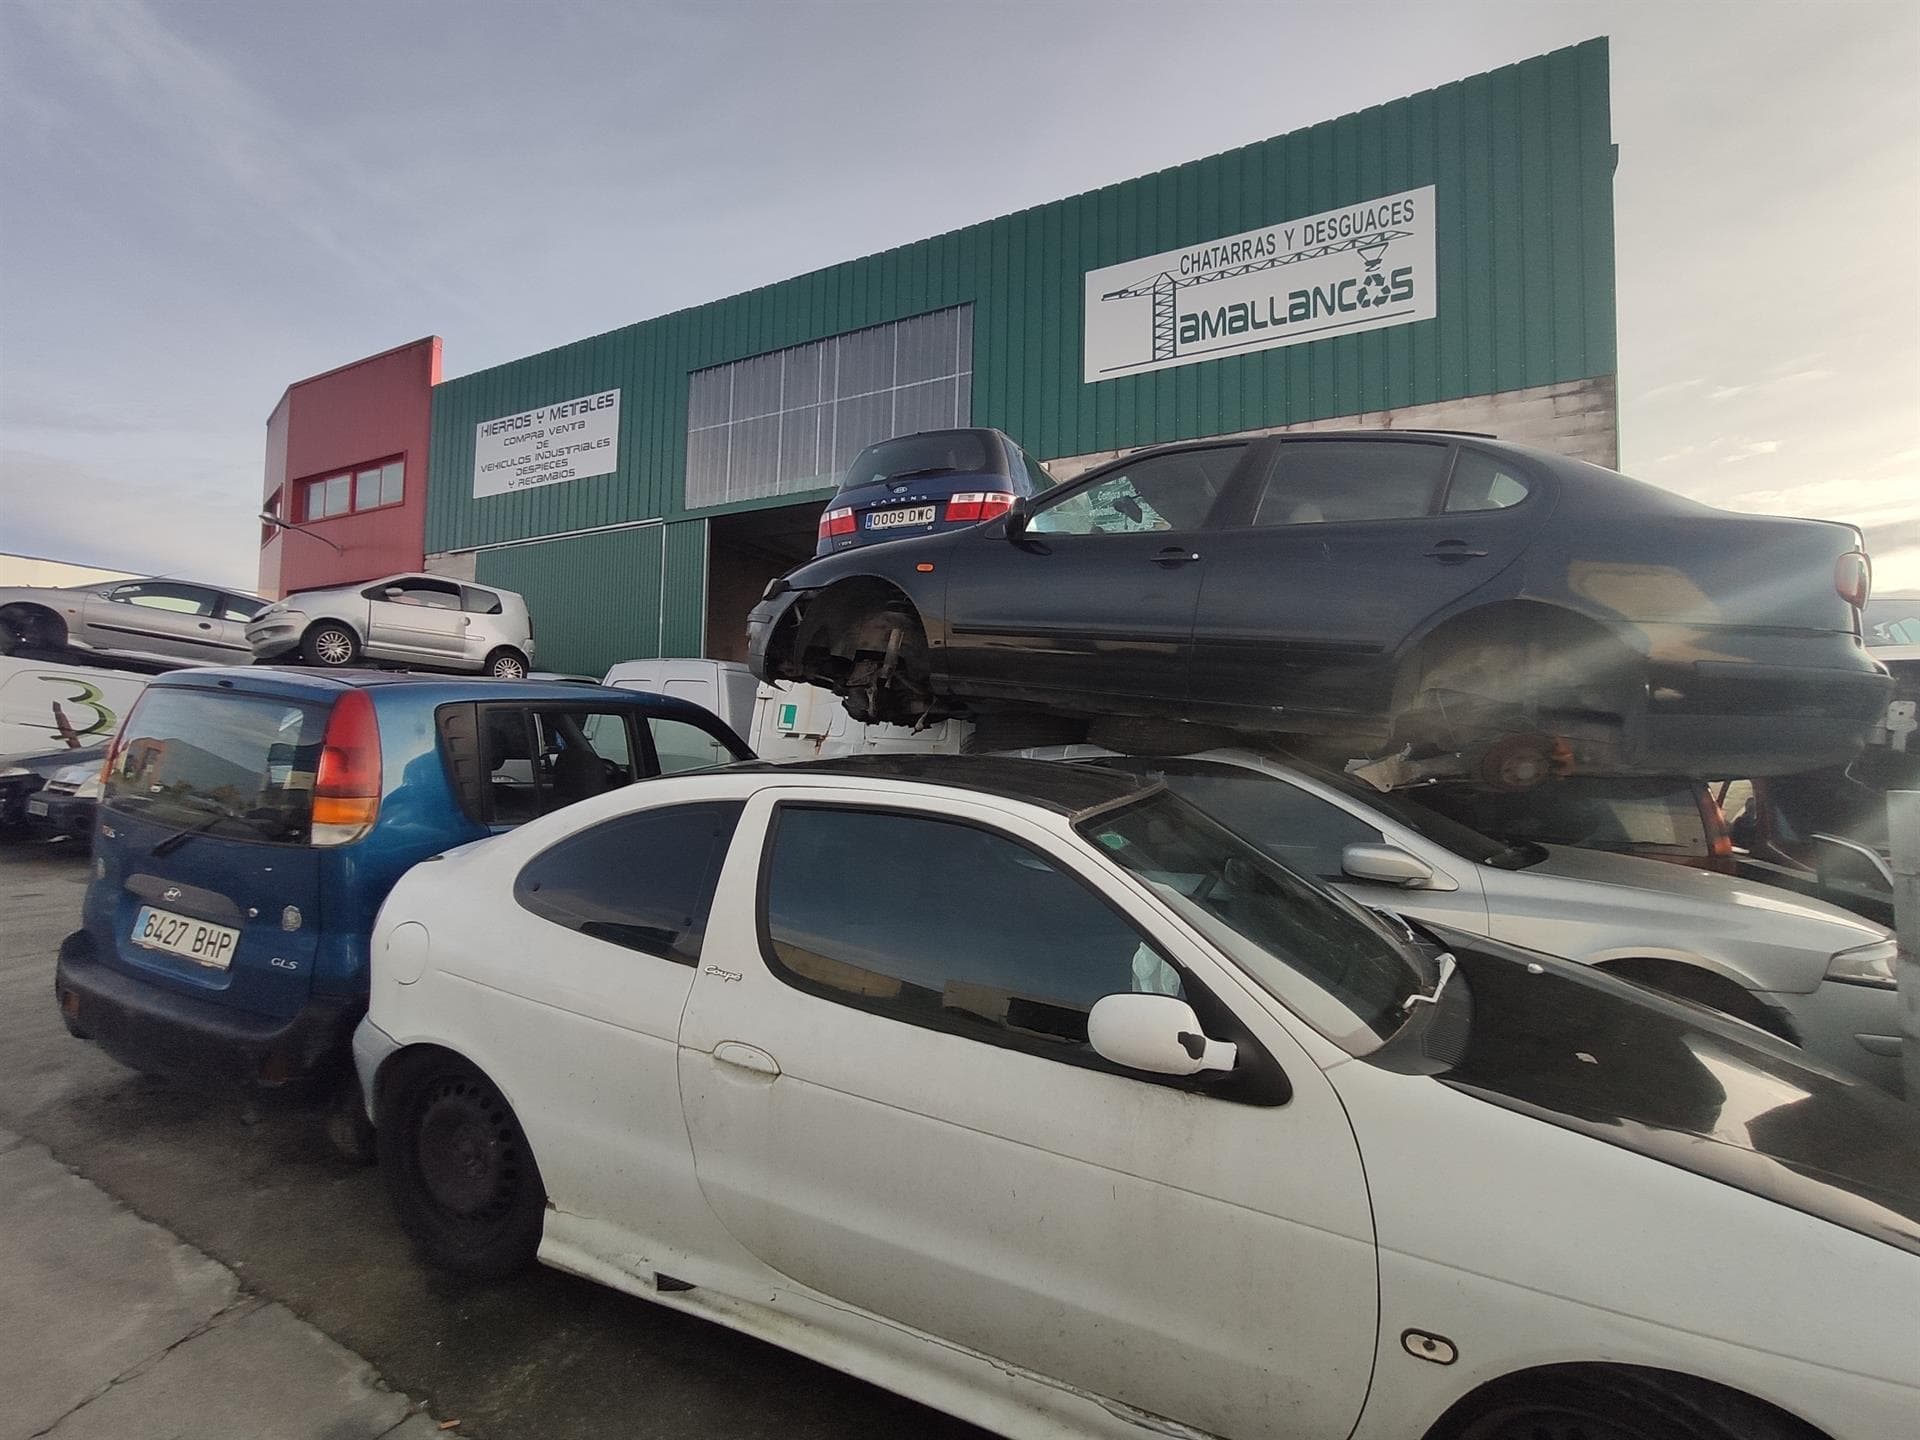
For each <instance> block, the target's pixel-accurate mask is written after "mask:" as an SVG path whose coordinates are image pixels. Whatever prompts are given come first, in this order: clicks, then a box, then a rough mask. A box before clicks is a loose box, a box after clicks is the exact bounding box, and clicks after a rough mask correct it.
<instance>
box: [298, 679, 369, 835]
mask: <svg viewBox="0 0 1920 1440" xmlns="http://www.w3.org/2000/svg"><path fill="white" fill-rule="evenodd" d="M379 814H380V722H379V719H378V717H377V716H375V715H374V713H373V699H372V697H371V696H369V695H368V694H367V692H366V691H364V690H349V691H347V693H346V694H344V695H342V696H341V697H340V698H339V699H338V700H336V701H334V702H333V713H332V714H331V715H329V716H328V717H327V736H326V739H325V740H323V741H322V742H321V744H320V768H319V770H318V771H316V772H315V774H314V777H313V843H314V844H316V845H348V844H351V843H352V842H353V841H355V840H358V839H359V838H360V837H361V836H362V835H365V834H366V833H367V832H368V831H369V830H371V829H372V828H373V822H374V819H375V818H376V817H377V816H378V815H379Z"/></svg>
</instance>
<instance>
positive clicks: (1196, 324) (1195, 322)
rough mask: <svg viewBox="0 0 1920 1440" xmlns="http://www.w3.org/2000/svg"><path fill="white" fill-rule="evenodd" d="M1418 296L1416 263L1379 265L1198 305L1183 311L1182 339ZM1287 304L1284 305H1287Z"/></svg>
mask: <svg viewBox="0 0 1920 1440" xmlns="http://www.w3.org/2000/svg"><path fill="white" fill-rule="evenodd" d="M1413 298H1414V283H1413V267H1412V266H1411V265H1402V266H1401V267H1400V268H1399V269H1397V270H1392V271H1389V272H1387V273H1386V274H1384V275H1383V274H1381V273H1380V272H1378V271H1373V272H1370V273H1368V274H1366V275H1355V276H1349V277H1348V278H1347V279H1345V280H1342V281H1340V282H1338V283H1337V284H1333V285H1314V286H1311V287H1309V288H1308V289H1305V290H1290V291H1288V292H1287V294H1286V296H1285V299H1284V301H1283V299H1282V297H1280V296H1278V295H1269V296H1267V297H1266V303H1265V304H1264V305H1262V304H1260V302H1259V301H1256V300H1236V301H1235V302H1234V303H1233V304H1231V305H1222V306H1220V307H1218V308H1217V309H1213V310H1195V311H1192V312H1190V313H1188V314H1185V315H1182V316H1181V317H1180V343H1181V344H1182V345H1197V344H1199V343H1200V342H1201V341H1203V340H1212V339H1214V338H1215V337H1216V336H1220V335H1249V334H1252V333H1253V332H1255V331H1258V330H1266V329H1268V328H1270V327H1272V326H1276V325H1298V324H1300V323H1301V322H1302V321H1306V320H1321V319H1325V318H1326V317H1327V316H1329V315H1351V314H1356V313H1359V312H1363V311H1367V310H1371V309H1373V308H1374V307H1375V306H1380V305H1398V304H1404V303H1406V302H1408V301H1411V300H1412V299H1413ZM1283 307H1284V308H1283Z"/></svg>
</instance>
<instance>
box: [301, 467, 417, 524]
mask: <svg viewBox="0 0 1920 1440" xmlns="http://www.w3.org/2000/svg"><path fill="white" fill-rule="evenodd" d="M405 495H406V462H404V461H401V460H389V461H387V462H386V463H385V464H382V465H363V466H361V467H360V468H359V469H357V470H343V471H342V472H341V473H340V474H338V475H323V476H321V477H320V478H319V479H318V480H306V481H303V482H301V486H300V496H301V501H302V503H301V507H300V518H301V519H302V520H331V519H332V518H333V517H334V516H336V515H353V514H358V513H359V512H360V511H362V510H378V509H380V508H381V507H382V506H386V505H398V504H399V503H400V501H401V500H402V499H403V498H404V497H405Z"/></svg>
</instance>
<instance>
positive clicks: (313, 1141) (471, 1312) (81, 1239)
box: [0, 846, 983, 1440]
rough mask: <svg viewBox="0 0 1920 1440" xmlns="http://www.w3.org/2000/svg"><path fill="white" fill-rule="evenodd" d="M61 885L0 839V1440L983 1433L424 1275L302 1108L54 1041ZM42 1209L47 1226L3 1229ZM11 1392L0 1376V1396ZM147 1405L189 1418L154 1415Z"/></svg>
mask: <svg viewBox="0 0 1920 1440" xmlns="http://www.w3.org/2000/svg"><path fill="white" fill-rule="evenodd" d="M87 865H88V861H87V858H86V856H85V855H84V854H81V853H78V852H77V851H75V850H73V849H71V848H70V847H65V846H57V847H47V846H0V1237H4V1238H0V1352H4V1351H6V1350H7V1349H9V1348H10V1346H11V1345H13V1344H14V1343H16V1342H17V1343H18V1345H19V1347H20V1348H19V1352H18V1353H19V1355H20V1356H21V1357H22V1359H20V1360H19V1361H16V1362H15V1363H16V1372H17V1373H18V1374H29V1373H30V1374H33V1375H34V1376H36V1377H39V1378H40V1379H42V1380H44V1381H45V1393H44V1394H43V1395H41V1396H40V1398H38V1399H37V1400H35V1402H34V1404H35V1406H36V1407H37V1408H36V1409H35V1410H34V1413H33V1414H32V1415H28V1414H27V1405H26V1402H25V1401H24V1400H20V1399H18V1398H16V1399H15V1400H12V1401H4V1402H0V1440H11V1437H12V1436H14V1435H15V1434H18V1435H21V1436H23V1437H24V1436H31V1435H36V1434H41V1433H45V1434H48V1435H49V1437H50V1440H68V1437H69V1436H82V1435H84V1436H88V1437H93V1436H99V1437H114V1440H149V1437H156V1440H157V1437H161V1436H174V1435H191V1436H193V1437H195V1440H216V1437H219V1436H222V1435H227V1434H231V1435H234V1436H249V1437H251V1436H259V1437H263V1440H264V1437H267V1436H275V1437H277V1436H279V1435H281V1434H285V1435H287V1436H290V1437H291V1436H303V1435H306V1434H308V1433H312V1434H316V1435H324V1436H326V1437H327V1440H347V1437H360V1436H363V1435H364V1436H366V1437H369V1440H371V1437H374V1436H382V1435H386V1434H389V1433H391V1434H393V1435H394V1436H395V1437H396V1440H400V1437H405V1440H414V1436H415V1434H416V1433H418V1434H420V1435H425V1434H427V1433H429V1427H431V1433H444V1432H441V1431H440V1429H439V1426H440V1424H441V1423H443V1422H457V1424H455V1425H454V1426H453V1427H452V1429H453V1433H458V1434H465V1435H479V1436H481V1437H483V1440H576V1437H579V1440H584V1437H595V1440H600V1437H605V1440H616V1437H617V1440H628V1437H631V1440H654V1437H660V1440H667V1437H693V1436H699V1437H713V1436H728V1437H736V1436H737V1437H742V1440H753V1437H767V1440H774V1437H779V1440H827V1437H841V1436H848V1437H850V1436H860V1437H869V1436H873V1435H876V1434H878V1435H910V1436H916V1437H927V1440H962V1437H965V1440H983V1432H981V1431H979V1430H976V1429H973V1428H972V1427H969V1426H966V1425H962V1424H960V1423H959V1422H957V1421H954V1420H950V1419H948V1418H946V1417H945V1416H942V1415H938V1414H936V1413H934V1412H933V1411H930V1410H926V1409H924V1408H922V1407H920V1406H918V1405H914V1404H912V1403H911V1402H909V1401H905V1400H902V1399H900V1398H898V1397H897V1396H893V1395H890V1394H888V1393H887V1392H885V1391H881V1390H877V1389H874V1388H873V1387H871V1386H869V1385H866V1384H864V1383H862V1382H860V1381H857V1380H853V1379H850V1378H848V1377H846V1376H843V1375H841V1374H839V1373H837V1372H835V1371H832V1370H828V1369H825V1368H823V1367H821V1366H818V1365H815V1364H813V1363H812V1362H811V1361H807V1360H802V1359H800V1358H798V1357H796V1356H793V1355H790V1354H788V1353H786V1352H785V1351H782V1350H778V1349H775V1348H774V1347H772V1346H769V1345H766V1344H763V1343H762V1342H760V1341H757V1340H753V1339H749V1338H747V1337H745V1336H741V1335H737V1334H735V1333H733V1332H732V1331H729V1330H725V1329H722V1328H721V1327H718V1326H715V1325H710V1324H707V1323H705V1322H703V1321H701V1320H698V1319H695V1318H694V1317H692V1316H688V1315H682V1314H679V1313H676V1312H673V1311H668V1310H663V1309H660V1308H659V1307H657V1306H653V1305H649V1304H647V1303H646V1302H645V1301H643V1300H639V1299H636V1298H634V1297H632V1296H627V1295H622V1294H619V1293H617V1292H614V1291H611V1290H607V1289H605V1288H603V1287H601V1286H597V1285H592V1284H589V1283H588V1282H586V1281H584V1280H579V1279H575V1278H574V1277H572V1276H567V1275H561V1274H558V1273H557V1272H554V1271H550V1270H545V1269H538V1268H536V1269H534V1270H532V1271H530V1272H528V1273H526V1274H524V1275H521V1276H518V1277H515V1278H514V1279H512V1280H509V1281H506V1282H503V1283H500V1284H495V1285H478V1284H473V1283H470V1282H465V1281H460V1280H456V1279H454V1278H452V1277H449V1276H446V1275H442V1274H440V1273H438V1272H435V1271H431V1270H428V1269H427V1268H425V1267H424V1266H422V1265H421V1264H420V1263H419V1262H418V1261H417V1260H416V1259H415V1258H414V1256H413V1253H412V1251H411V1249H410V1248H409V1246H408V1245H407V1243H406V1241H405V1240H404V1238H403V1237H402V1236H401V1234H400V1232H399V1230H398V1229H397V1228H396V1227H395V1225H394V1223H393V1221H392V1218H391V1217H390V1215H389V1213H388V1210H387V1204H386V1197H385V1195H384V1194H383V1192H382V1190H381V1187H380V1179H379V1175H378V1173H377V1172H376V1171H374V1170H373V1169H370V1168H360V1167H356V1166H351V1165H348V1164H347V1163H345V1162H344V1161H342V1160H340V1159H339V1158H337V1157H336V1156H335V1155H334V1153H333V1151H332V1150H331V1149H330V1148H329V1147H328V1146H327V1144H326V1140H325V1137H324V1135H323V1134H322V1130H321V1124H320V1117H319V1116H318V1115H317V1114H316V1113H314V1112H312V1111H308V1110H296V1109H289V1108H285V1107H280V1106H274V1105H266V1106H261V1105H256V1104H252V1103H249V1102H248V1101H246V1100H245V1099H244V1098H243V1097H241V1096H238V1095H233V1094H221V1093H215V1092H207V1091H204V1090H201V1089H198V1088H194V1087H190V1086H178V1085H171V1084H167V1083H163V1082H160V1081H156V1080H152V1079H149V1078H146V1077H142V1076H139V1075H135V1074H134V1073H133V1072H131V1071H128V1070H126V1069H123V1068H122V1067H121V1066H119V1065H118V1064H116V1063H115V1062H114V1061H112V1060H110V1059H108V1058H107V1057H106V1056H105V1055H103V1054H101V1053H100V1052H99V1051H98V1050H97V1049H95V1048H94V1047H93V1046H92V1045H89V1044H87V1043H86V1042H85V1041H81V1040H76V1039H74V1038H73V1037H72V1036H70V1035H68V1034H67V1032H66V1030H65V1028H64V1027H63V1026H62V1025H61V1023H60V1018H59V1016H58V1014H57V1013H56V1011H55V1008H54V1001H53V957H54V954H55V951H56V949H57V947H58V945H59V942H60V938H61V937H62V936H63V935H65V934H66V933H67V932H68V931H70V930H71V929H73V928H74V926H75V925H76V924H78V920H79V909H80V897H81V893H82V890H83V888H84V886H85V883H86V874H87ZM22 1197H26V1198H24V1199H23V1198H22ZM42 1212H45V1213H46V1214H47V1215H51V1216H54V1217H57V1218H58V1220H59V1221H60V1223H58V1224H54V1225H51V1226H41V1227H38V1228H36V1227H34V1226H28V1225H25V1224H24V1223H22V1224H20V1225H16V1224H15V1222H14V1218H11V1217H16V1216H29V1215H32V1216H38V1215H41V1214H42ZM43 1230H44V1231H45V1232H46V1233H41V1232H42V1231H43ZM115 1256H118V1257H121V1258H119V1259H113V1258H112V1257H115ZM103 1261H110V1263H102V1262H103ZM68 1273H71V1275H72V1277H73V1279H72V1283H71V1284H70V1285H69V1284H67V1283H66V1282H65V1280H64V1279H63V1276H65V1275H66V1274H68ZM142 1276H144V1277H145V1282H144V1283H137V1282H140V1280H141V1277H142ZM121 1281H123V1282H124V1284H123V1286H122V1289H121V1290H115V1289H114V1288H113V1284H114V1283H116V1282H121ZM101 1285H105V1286H106V1287H107V1288H106V1289H105V1290H104V1291H100V1292H99V1293H95V1290H96V1289H97V1288H98V1287H99V1286H101ZM90 1287H93V1288H90ZM128 1287H132V1288H128ZM89 1307H91V1308H89ZM22 1316H24V1317H25V1318H24V1319H22V1318H20V1317H22ZM36 1317H38V1318H39V1319H40V1320H41V1321H42V1323H41V1324H40V1325H39V1326H37V1327H36V1326H35V1325H34V1323H33V1321H34V1319H35V1318H36ZM101 1317H108V1319H110V1320H111V1323H108V1319H102V1318H101ZM123 1330H124V1331H125V1333H124V1334H123V1333H122V1331H123ZM108 1332H111V1333H108ZM62 1336H73V1337H76V1338H75V1339H73V1340H71V1341H67V1340H62V1339H60V1337H62ZM27 1338H33V1339H34V1341H35V1344H36V1345H37V1346H38V1347H39V1348H38V1349H33V1350H30V1349H29V1347H28V1346H27V1344H26V1339H27ZM83 1342H84V1343H83ZM89 1347H91V1348H89ZM30 1354H31V1355H42V1354H44V1355H45V1356H49V1357H54V1358H57V1359H60V1360H61V1361H62V1363H64V1364H65V1365H66V1366H67V1369H65V1370H62V1369H61V1368H60V1367H59V1366H57V1365H55V1364H54V1363H53V1359H43V1360H35V1361H34V1362H32V1363H31V1364H28V1363H27V1361H26V1359H25V1358H24V1357H27V1356H28V1355H30ZM4 1363H5V1362H4V1360H0V1364H4ZM69 1372H70V1373H69ZM329 1386H330V1387H331V1388H328V1387H329ZM303 1387H306V1388H303ZM313 1387H319V1388H318V1389H314V1388H313ZM322 1392H324V1394H323V1399H321V1400H313V1399H309V1398H304V1397H308V1396H309V1395H310V1394H316V1395H317V1394H322ZM19 1394H20V1392H19V1391H17V1390H16V1389H15V1388H14V1386H13V1385H12V1384H10V1383H9V1381H8V1379H7V1378H6V1372H5V1371H4V1370H0V1395H14V1396H16V1397H17V1396H18V1395H19ZM281 1401H285V1402H286V1405H280V1404H279V1402H281ZM296 1402H297V1404H296ZM62 1403H64V1404H65V1407H66V1408H64V1409H55V1408H54V1407H56V1406H58V1405H60V1404H62ZM170 1405H171V1406H186V1407H188V1408H189V1409H190V1410H191V1412H192V1416H193V1417H194V1418H193V1419H192V1421H191V1422H190V1423H189V1422H184V1421H183V1422H182V1423H179V1424H176V1423H174V1416H175V1411H174V1410H172V1409H169V1408H168V1407H169V1406H170ZM316 1405H322V1406H323V1407H324V1406H325V1405H332V1406H334V1407H336V1409H337V1420H338V1423H337V1424H335V1425H334V1427H333V1428H319V1429H313V1430H310V1431H309V1430H301V1429H298V1428H289V1427H292V1426H294V1425H295V1422H294V1421H293V1420H291V1419H289V1420H288V1421H286V1422H285V1423H284V1424H282V1423H281V1422H280V1421H278V1420H275V1419H273V1417H275V1416H278V1415H280V1414H282V1412H283V1411H284V1412H285V1413H286V1414H288V1415H289V1416H291V1415H294V1414H298V1415H300V1416H305V1417H307V1421H311V1420H312V1418H313V1417H314V1416H315V1415H317V1414H321V1413H333V1412H326V1411H324V1409H322V1410H316V1409H315V1408H314V1407H315V1406H316ZM287 1406H293V1407H294V1408H293V1409H292V1410H288V1409H287ZM422 1406H424V1407H425V1408H426V1409H427V1410H428V1411H429V1412H430V1416H431V1417H434V1418H431V1419H430V1417H429V1416H428V1415H422V1414H418V1413H413V1412H414V1411H415V1410H417V1409H418V1408H419V1407H422ZM410 1407H411V1408H410ZM307 1421H301V1422H299V1423H307ZM49 1426H51V1427H53V1428H51V1429H50V1430H49V1428H48V1427H49ZM395 1426H404V1427H405V1428H402V1429H398V1430H396V1429H395V1428H394V1427H395ZM23 1427H24V1428H23ZM382 1427H384V1428H382Z"/></svg>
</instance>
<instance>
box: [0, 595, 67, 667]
mask: <svg viewBox="0 0 1920 1440" xmlns="http://www.w3.org/2000/svg"><path fill="white" fill-rule="evenodd" d="M66 643H67V625H66V622H65V621H64V620H62V619H61V618H60V617H59V616H58V615H56V614H54V613H53V612H52V611H51V610H45V609H42V608H41V607H40V606H38V605H14V606H10V607H9V608H8V609H6V610H0V655H11V654H13V652H14V651H16V650H22V649H25V648H27V647H28V646H35V647H38V648H40V649H44V650H59V649H61V648H62V647H64V646H65V645H66Z"/></svg>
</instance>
